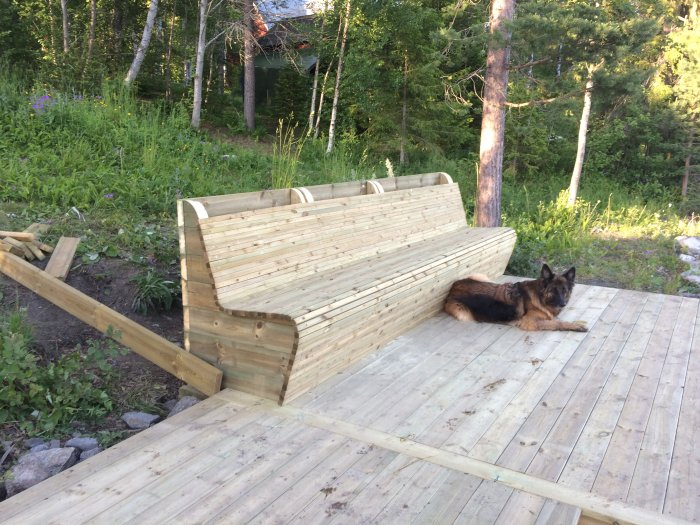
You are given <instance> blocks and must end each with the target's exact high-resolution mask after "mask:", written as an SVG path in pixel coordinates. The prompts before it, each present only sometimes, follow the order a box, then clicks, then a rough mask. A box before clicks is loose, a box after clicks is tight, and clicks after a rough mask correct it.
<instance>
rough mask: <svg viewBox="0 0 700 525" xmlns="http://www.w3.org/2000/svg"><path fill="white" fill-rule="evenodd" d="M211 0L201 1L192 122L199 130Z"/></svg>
mask: <svg viewBox="0 0 700 525" xmlns="http://www.w3.org/2000/svg"><path fill="white" fill-rule="evenodd" d="M208 4H209V0H199V38H198V39H197V62H196V64H195V67H194V100H193V102H192V122H191V125H192V127H193V128H194V129H199V124H200V117H201V114H202V74H203V73H204V48H205V46H206V44H207V8H208Z"/></svg>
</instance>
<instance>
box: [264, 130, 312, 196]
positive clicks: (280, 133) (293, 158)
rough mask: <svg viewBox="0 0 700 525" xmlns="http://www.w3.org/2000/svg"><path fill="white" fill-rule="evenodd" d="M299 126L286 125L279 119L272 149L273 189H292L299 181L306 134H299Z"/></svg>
mask: <svg viewBox="0 0 700 525" xmlns="http://www.w3.org/2000/svg"><path fill="white" fill-rule="evenodd" d="M297 128H298V126H297V124H294V125H291V124H290V123H289V122H288V123H286V124H285V122H284V119H279V121H278V123H277V130H276V131H275V143H274V145H273V148H272V170H271V175H272V187H273V188H275V189H279V188H291V187H292V186H294V182H295V181H296V179H297V172H298V171H299V162H300V158H301V152H302V151H303V150H304V143H305V141H306V134H304V133H298V134H297Z"/></svg>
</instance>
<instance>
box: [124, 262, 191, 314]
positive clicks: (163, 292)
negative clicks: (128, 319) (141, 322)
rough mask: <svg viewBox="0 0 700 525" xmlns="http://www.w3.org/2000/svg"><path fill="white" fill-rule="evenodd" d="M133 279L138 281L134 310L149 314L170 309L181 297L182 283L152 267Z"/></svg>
mask: <svg viewBox="0 0 700 525" xmlns="http://www.w3.org/2000/svg"><path fill="white" fill-rule="evenodd" d="M132 281H134V282H135V283H136V295H135V296H134V300H133V301H132V303H131V309H132V310H133V311H134V312H139V313H140V314H143V315H147V314H149V313H151V312H154V311H157V310H170V309H171V308H172V307H173V305H174V304H176V303H177V301H178V299H179V298H180V285H179V284H178V283H176V282H174V281H169V280H167V279H165V278H164V277H163V276H162V275H160V274H159V273H158V272H156V271H155V270H153V269H152V268H149V269H148V271H147V272H146V273H145V274H142V275H138V276H136V277H134V278H132Z"/></svg>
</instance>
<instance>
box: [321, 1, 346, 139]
mask: <svg viewBox="0 0 700 525" xmlns="http://www.w3.org/2000/svg"><path fill="white" fill-rule="evenodd" d="M351 10H352V1H351V0H346V3H345V24H344V25H343V37H342V39H341V41H340V51H339V52H338V67H337V69H336V71H335V91H334V92H333V106H332V108H331V122H330V125H329V126H328V147H327V148H326V153H330V152H331V151H333V142H334V141H335V122H336V118H337V116H338V98H339V97H340V79H341V77H342V73H343V56H344V55H345V44H346V43H347V40H348V27H349V26H350V12H351Z"/></svg>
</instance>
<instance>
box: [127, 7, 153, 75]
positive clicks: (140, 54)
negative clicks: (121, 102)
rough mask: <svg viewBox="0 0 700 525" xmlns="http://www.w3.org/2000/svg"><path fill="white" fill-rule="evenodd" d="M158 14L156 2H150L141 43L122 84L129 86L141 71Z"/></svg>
mask: <svg viewBox="0 0 700 525" xmlns="http://www.w3.org/2000/svg"><path fill="white" fill-rule="evenodd" d="M157 14H158V0H151V2H150V5H149V7H148V16H147V17H146V25H145V26H144V28H143V36H142V37H141V43H140V44H139V47H138V48H137V49H136V54H135V55H134V60H133V62H132V63H131V67H130V68H129V72H128V73H127V74H126V78H125V79H124V82H125V83H126V84H127V85H131V84H132V83H133V82H134V80H136V77H137V76H138V74H139V70H140V69H141V64H142V63H143V59H144V57H145V56H146V51H147V50H148V45H149V44H150V42H151V34H152V33H153V24H154V23H155V21H156V15H157Z"/></svg>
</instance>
